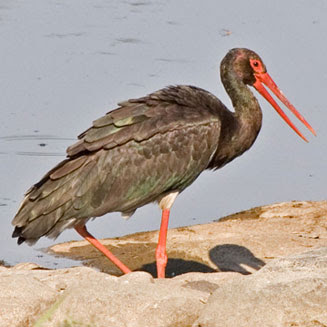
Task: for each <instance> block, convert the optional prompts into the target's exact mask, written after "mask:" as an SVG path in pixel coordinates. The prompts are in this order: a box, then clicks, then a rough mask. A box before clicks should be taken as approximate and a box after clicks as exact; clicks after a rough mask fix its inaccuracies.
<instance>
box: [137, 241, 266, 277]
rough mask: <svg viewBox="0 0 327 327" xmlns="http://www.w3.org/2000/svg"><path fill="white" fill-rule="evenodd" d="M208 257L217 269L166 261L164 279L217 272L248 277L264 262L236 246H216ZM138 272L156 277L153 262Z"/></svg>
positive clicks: (199, 264) (191, 261) (202, 264)
mask: <svg viewBox="0 0 327 327" xmlns="http://www.w3.org/2000/svg"><path fill="white" fill-rule="evenodd" d="M209 257H210V260H211V261H212V263H213V264H214V265H215V266H216V267H217V269H213V268H211V267H210V266H208V265H207V264H204V263H201V262H198V261H193V260H184V259H168V263H167V267H166V277H167V278H171V277H174V276H178V275H182V274H185V273H188V272H203V273H208V272H217V271H223V272H226V271H230V272H238V273H240V274H243V275H249V274H251V273H252V272H253V270H259V269H260V268H262V267H263V266H264V265H265V262H264V261H262V260H261V259H259V258H257V257H255V256H254V254H253V253H252V252H251V251H250V250H249V249H247V248H246V247H244V246H240V245H236V244H222V245H217V246H215V247H213V248H212V249H211V250H210V251H209ZM138 270H142V271H146V272H149V273H150V274H151V275H152V276H153V277H156V275H157V268H156V263H155V262H152V263H149V264H145V265H143V266H142V267H141V268H140V269H138Z"/></svg>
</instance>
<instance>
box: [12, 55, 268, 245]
mask: <svg viewBox="0 0 327 327" xmlns="http://www.w3.org/2000/svg"><path fill="white" fill-rule="evenodd" d="M250 60H252V61H253V60H254V61H255V62H256V61H257V62H259V63H260V65H261V70H262V72H261V73H262V74H266V69H265V67H264V65H263V63H262V61H261V59H260V58H259V56H258V55H257V54H255V53H254V52H252V51H250V50H247V49H233V50H231V51H230V52H229V53H228V54H227V55H226V57H225V58H224V59H223V61H222V63H221V79H222V82H223V84H224V86H225V89H226V91H227V93H228V94H229V95H230V97H231V99H232V102H233V105H234V108H235V112H231V111H229V110H228V109H227V108H226V107H225V106H224V105H223V104H222V103H221V101H220V100H219V99H217V98H216V97H215V96H214V95H212V94H211V93H209V92H207V91H205V90H202V89H200V88H197V87H194V86H184V85H178V86H170V87H167V88H164V89H162V90H159V91H157V92H154V93H152V94H150V95H148V96H145V97H142V98H139V99H132V100H128V101H125V102H122V103H120V104H119V107H118V108H117V109H115V110H113V111H111V112H109V113H107V114H106V115H105V116H103V117H101V118H99V119H97V120H95V121H94V122H93V125H92V127H91V128H89V129H88V130H86V131H85V132H83V133H82V134H81V135H79V137H78V138H79V141H78V142H77V143H75V144H73V145H72V146H70V147H69V148H68V149H67V159H65V160H64V161H62V162H61V163H59V164H58V165H57V166H56V167H55V168H53V169H52V170H51V171H49V172H48V173H47V174H46V175H45V176H44V177H43V178H42V179H41V180H40V181H39V182H38V183H36V184H35V185H34V186H32V187H31V188H30V189H29V190H28V191H27V193H26V196H25V199H24V201H23V202H22V204H21V206H20V208H19V211H18V213H17V214H16V216H15V218H14V220H13V225H14V226H15V230H14V233H13V237H18V244H20V243H22V242H24V241H26V242H27V243H28V244H33V243H35V242H36V241H37V240H38V239H39V238H40V237H42V236H48V237H51V238H56V237H57V236H58V235H59V234H60V233H61V232H62V231H63V230H64V229H66V228H72V227H76V226H77V227H81V226H82V227H83V226H84V225H85V223H86V222H87V221H88V220H89V219H90V218H92V217H98V216H102V215H104V214H105V213H108V212H114V211H119V212H122V213H123V215H126V216H129V215H131V214H133V212H134V211H135V210H136V209H137V208H139V207H141V206H143V205H145V204H147V203H149V202H152V201H158V202H160V201H161V200H162V199H163V200H162V202H161V203H160V204H161V207H162V209H163V210H165V209H167V210H169V209H170V207H171V205H172V203H169V205H167V204H166V201H167V199H168V200H169V201H170V202H171V201H172V202H173V200H174V197H173V196H170V195H171V194H175V193H176V195H177V193H180V192H181V191H183V190H184V189H185V188H186V187H187V186H189V185H190V184H191V183H192V182H193V181H194V180H195V179H196V178H197V177H198V176H199V174H200V173H201V172H202V171H204V170H205V169H218V168H220V167H222V166H223V165H225V164H226V163H228V162H230V161H231V160H233V159H234V158H235V157H237V156H239V155H241V154H242V153H243V152H244V151H246V150H247V149H248V148H249V147H250V146H251V145H252V144H253V142H254V141H255V139H256V137H257V134H258V132H259V130H260V127H261V120H262V114H261V110H260V107H259V104H258V102H257V100H256V99H255V97H254V96H253V94H252V93H251V91H250V90H249V88H248V87H247V85H254V84H255V83H256V81H258V78H257V77H256V73H257V74H259V73H258V72H256V71H255V68H254V66H253V65H252V64H251V63H252V61H250ZM263 82H264V83H265V81H263ZM259 92H260V93H261V91H260V90H259ZM167 196H168V197H167ZM172 197H173V198H172ZM169 201H168V202H169ZM167 223H168V222H167ZM79 232H80V231H79ZM83 236H84V235H83Z"/></svg>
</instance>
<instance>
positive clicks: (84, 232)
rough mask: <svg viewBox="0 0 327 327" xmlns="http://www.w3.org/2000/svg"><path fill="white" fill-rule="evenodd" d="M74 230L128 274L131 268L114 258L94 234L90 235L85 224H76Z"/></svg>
mask: <svg viewBox="0 0 327 327" xmlns="http://www.w3.org/2000/svg"><path fill="white" fill-rule="evenodd" d="M75 230H76V231H77V233H78V234H80V235H81V236H82V237H84V238H85V239H86V240H87V241H88V242H90V243H91V244H92V245H93V246H94V247H96V248H97V249H98V250H99V251H100V252H102V253H103V254H104V255H105V256H106V257H107V258H108V259H109V260H110V261H111V262H112V263H113V264H115V265H116V266H117V267H118V268H119V269H120V270H121V271H122V272H123V273H124V274H128V273H130V272H131V270H130V269H129V268H128V267H126V266H125V265H124V264H123V263H122V262H121V261H120V260H119V259H118V258H116V257H115V256H114V255H113V254H112V253H111V252H110V251H109V250H108V249H107V248H106V247H105V246H104V245H103V244H101V243H100V242H99V241H98V240H97V239H96V238H95V237H94V236H92V235H91V234H90V233H89V232H88V231H87V229H86V227H85V226H76V227H75Z"/></svg>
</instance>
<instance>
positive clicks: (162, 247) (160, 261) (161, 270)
mask: <svg viewBox="0 0 327 327" xmlns="http://www.w3.org/2000/svg"><path fill="white" fill-rule="evenodd" d="M169 213H170V211H169V209H164V210H162V216H161V226H160V232H159V240H158V246H157V249H156V260H157V274H158V278H165V269H166V265H167V261H168V257H167V252H166V240H167V230H168V222H169Z"/></svg>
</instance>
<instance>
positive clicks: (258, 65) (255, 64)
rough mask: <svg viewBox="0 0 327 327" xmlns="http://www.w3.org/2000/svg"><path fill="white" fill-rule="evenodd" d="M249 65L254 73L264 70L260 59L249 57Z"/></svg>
mask: <svg viewBox="0 0 327 327" xmlns="http://www.w3.org/2000/svg"><path fill="white" fill-rule="evenodd" d="M250 65H251V67H252V69H253V70H254V71H255V72H256V73H261V72H262V71H263V70H264V68H263V67H262V64H261V61H260V60H258V59H250Z"/></svg>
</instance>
